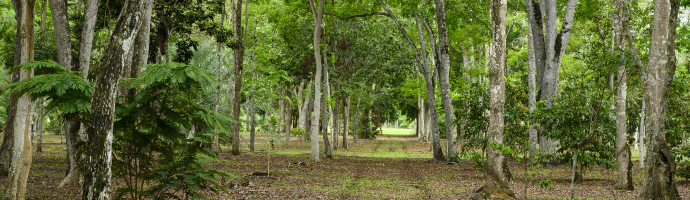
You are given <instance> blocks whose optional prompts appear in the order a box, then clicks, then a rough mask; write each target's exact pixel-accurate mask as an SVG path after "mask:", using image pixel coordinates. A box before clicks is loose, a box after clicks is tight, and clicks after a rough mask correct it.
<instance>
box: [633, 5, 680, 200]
mask: <svg viewBox="0 0 690 200" xmlns="http://www.w3.org/2000/svg"><path fill="white" fill-rule="evenodd" d="M679 7H680V1H679V0H670V1H669V0H656V1H655V2H654V19H653V21H652V24H653V25H652V27H653V28H652V37H651V42H650V43H651V44H650V47H649V62H648V63H647V72H646V73H647V75H646V81H645V91H644V98H645V101H646V102H647V108H646V109H647V111H646V114H647V119H646V121H645V129H646V131H647V144H648V145H647V155H646V157H647V160H646V161H645V169H644V172H645V175H644V179H643V180H644V181H643V185H642V191H641V192H640V199H680V196H679V194H678V190H677V189H676V183H675V182H676V181H675V176H676V163H675V157H674V156H673V154H671V151H670V150H671V149H670V147H669V145H668V143H667V142H666V135H665V126H666V112H667V109H668V96H669V91H670V88H671V82H672V81H673V75H674V74H675V72H676V55H675V39H676V26H677V25H678V10H679Z"/></svg>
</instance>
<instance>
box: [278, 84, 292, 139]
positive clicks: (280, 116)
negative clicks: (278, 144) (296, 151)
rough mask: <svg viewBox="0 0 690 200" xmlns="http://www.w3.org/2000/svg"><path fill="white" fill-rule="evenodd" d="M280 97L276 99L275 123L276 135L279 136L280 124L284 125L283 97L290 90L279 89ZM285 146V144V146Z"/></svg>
mask: <svg viewBox="0 0 690 200" xmlns="http://www.w3.org/2000/svg"><path fill="white" fill-rule="evenodd" d="M279 90H280V92H279V93H280V96H279V97H278V123H276V133H277V134H280V133H281V132H282V131H280V130H281V128H282V126H281V123H285V112H286V111H285V99H284V98H283V97H284V96H285V93H286V92H287V93H289V92H290V90H285V89H283V88H280V89H279ZM285 145H286V146H287V143H286V144H285Z"/></svg>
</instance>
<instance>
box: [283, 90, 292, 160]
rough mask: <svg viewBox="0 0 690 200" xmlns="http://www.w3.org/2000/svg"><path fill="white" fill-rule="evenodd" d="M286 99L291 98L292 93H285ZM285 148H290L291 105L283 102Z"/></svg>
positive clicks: (288, 91)
mask: <svg viewBox="0 0 690 200" xmlns="http://www.w3.org/2000/svg"><path fill="white" fill-rule="evenodd" d="M286 93H287V96H288V98H291V97H292V92H290V90H287V91H286ZM284 106H285V146H286V147H289V146H290V131H291V129H292V105H291V104H290V103H289V102H287V101H286V102H285V105H284Z"/></svg>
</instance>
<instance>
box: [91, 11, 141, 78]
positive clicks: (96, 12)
mask: <svg viewBox="0 0 690 200" xmlns="http://www.w3.org/2000/svg"><path fill="white" fill-rule="evenodd" d="M152 6H153V4H152V3H151V7H152ZM97 14H98V0H86V2H84V24H83V25H82V26H83V27H82V32H81V39H80V40H79V43H80V45H79V70H80V71H81V72H82V77H84V79H86V78H87V77H88V75H89V65H90V62H91V47H93V33H94V28H95V27H96V18H97ZM149 19H150V17H149ZM147 41H148V39H147ZM137 43H138V41H137ZM146 44H147V45H146V46H148V42H146ZM137 49H139V48H137ZM146 51H147V53H146V54H145V55H146V57H147V58H148V48H147V49H146ZM139 54H140V52H137V56H143V55H139Z"/></svg>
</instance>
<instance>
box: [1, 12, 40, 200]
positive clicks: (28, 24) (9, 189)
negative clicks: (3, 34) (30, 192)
mask: <svg viewBox="0 0 690 200" xmlns="http://www.w3.org/2000/svg"><path fill="white" fill-rule="evenodd" d="M35 3H36V2H35V1H34V0H13V1H12V5H13V6H14V11H15V19H16V22H17V35H16V40H15V51H14V65H15V66H17V65H20V64H22V63H26V62H30V61H33V59H34V26H33V23H34V6H35ZM32 76H33V71H27V70H24V69H20V70H17V71H15V72H13V73H12V82H17V81H20V80H23V79H27V78H31V77H32ZM14 96H15V95H14V94H11V95H10V99H13V98H14ZM10 101H11V103H10V106H13V107H12V108H8V113H7V115H8V116H7V124H6V127H5V137H8V136H9V135H12V136H11V139H12V140H13V141H12V144H11V145H12V146H11V152H9V153H11V156H10V158H11V160H9V161H8V162H9V177H8V179H7V181H8V182H7V183H6V185H5V193H4V195H3V199H8V200H9V199H25V198H26V197H25V195H26V180H27V178H28V177H29V170H30V168H31V133H30V126H29V124H31V113H32V109H33V108H32V106H31V98H30V96H29V94H28V93H27V94H24V95H22V96H20V97H19V98H17V99H16V100H10ZM12 102H14V105H12V104H13V103H12ZM3 143H4V142H3Z"/></svg>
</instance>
